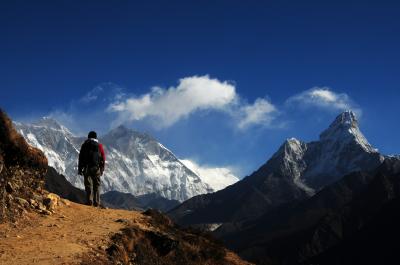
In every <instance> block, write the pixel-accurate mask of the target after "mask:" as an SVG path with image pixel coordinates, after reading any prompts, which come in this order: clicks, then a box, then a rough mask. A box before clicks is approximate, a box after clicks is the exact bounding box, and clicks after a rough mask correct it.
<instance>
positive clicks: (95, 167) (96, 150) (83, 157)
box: [78, 131, 106, 207]
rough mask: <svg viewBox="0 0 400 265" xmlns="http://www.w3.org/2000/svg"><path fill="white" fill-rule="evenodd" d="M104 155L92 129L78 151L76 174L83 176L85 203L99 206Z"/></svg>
mask: <svg viewBox="0 0 400 265" xmlns="http://www.w3.org/2000/svg"><path fill="white" fill-rule="evenodd" d="M105 161H106V156H105V154H104V149H103V146H102V144H100V143H99V141H98V140H97V134H96V132H94V131H91V132H89V134H88V139H87V140H86V141H85V142H84V143H83V144H82V147H81V151H80V153H79V163H78V174H79V175H83V176H84V183H85V191H86V204H87V205H93V206H95V207H97V206H100V176H101V175H103V172H104V165H105Z"/></svg>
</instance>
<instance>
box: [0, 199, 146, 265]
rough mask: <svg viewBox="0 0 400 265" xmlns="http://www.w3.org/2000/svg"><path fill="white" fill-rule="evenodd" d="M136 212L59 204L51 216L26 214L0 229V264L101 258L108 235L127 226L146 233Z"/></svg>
mask: <svg viewBox="0 0 400 265" xmlns="http://www.w3.org/2000/svg"><path fill="white" fill-rule="evenodd" d="M144 218H146V217H145V216H143V215H142V214H141V213H140V212H135V211H124V210H109V209H99V208H94V207H89V206H85V205H80V204H75V203H71V202H69V201H63V203H60V206H59V207H58V208H57V209H56V211H55V213H54V214H52V215H38V214H36V213H27V214H26V215H25V217H24V218H23V219H22V220H20V221H19V222H18V223H16V224H2V225H0V264H1V265H8V264H10V265H17V264H18V265H23V264H41V265H45V264H77V263H79V262H77V261H79V260H81V257H82V256H83V255H87V254H88V253H89V254H90V255H94V256H96V255H98V256H104V255H101V254H102V253H104V251H105V249H106V246H108V244H109V242H108V241H109V240H110V239H109V238H110V236H111V235H113V234H115V233H117V232H118V231H119V230H120V229H121V228H123V227H124V226H127V225H129V224H136V225H138V226H142V228H143V229H146V227H144V226H145V223H146V222H145V221H144V220H143V219H144Z"/></svg>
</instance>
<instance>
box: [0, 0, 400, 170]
mask: <svg viewBox="0 0 400 265" xmlns="http://www.w3.org/2000/svg"><path fill="white" fill-rule="evenodd" d="M399 13H400V3H399V2H398V1H393V0H391V1H233V0H226V1H140V2H139V1H99V0H96V1H57V0H52V1H18V0H16V1H11V0H10V1H1V2H0V36H1V39H0V40H1V41H0V89H1V101H0V105H1V107H2V108H4V109H5V110H6V111H7V112H8V113H9V114H10V115H11V116H12V117H13V118H14V119H22V120H23V119H26V118H27V117H29V118H36V117H40V116H43V115H48V114H49V113H52V112H55V111H59V110H63V111H66V112H68V111H69V108H70V105H71V102H76V101H78V100H79V99H80V98H81V97H82V96H84V95H85V94H86V93H87V92H88V91H90V90H92V89H93V88H94V87H96V86H98V85H99V84H102V83H105V82H112V83H114V84H116V85H118V86H121V87H123V88H124V89H125V91H126V92H128V93H129V94H134V95H142V94H145V93H148V92H149V89H150V88H151V87H152V86H155V85H158V86H161V87H164V88H168V87H170V86H176V85H177V83H178V80H179V79H180V78H184V77H189V76H194V75H206V74H208V75H210V77H212V78H218V79H219V80H221V81H224V80H229V81H230V82H231V83H234V84H235V86H236V92H237V93H238V94H239V95H240V97H242V98H244V99H245V100H247V101H248V102H249V103H252V102H253V101H254V100H255V99H256V98H264V97H267V98H268V99H269V100H270V101H271V102H272V103H273V104H274V105H275V106H276V107H277V108H278V109H280V110H281V109H282V108H285V107H284V105H285V101H286V100H287V99H288V98H290V97H292V96H293V95H296V94H299V93H301V92H303V91H305V90H308V89H310V88H312V87H315V86H327V87H329V88H330V89H331V90H332V91H334V92H335V93H345V94H347V95H348V97H349V98H351V100H352V101H353V102H354V104H355V105H357V106H358V107H359V108H360V109H361V110H362V117H361V119H360V123H361V128H362V130H363V132H364V133H365V135H366V136H367V138H368V139H369V140H370V142H371V143H372V144H373V145H374V146H376V147H377V148H379V149H380V150H381V151H382V152H384V153H400V141H399V131H400V123H399V114H400V111H399V106H398V103H399V100H400V86H399V84H400V49H399V47H400V17H399V15H398V14H399ZM87 111H89V110H88V108H86V109H85V112H87ZM284 112H286V114H285V115H283V117H281V119H284V120H285V122H288V124H289V125H288V126H286V127H285V128H283V129H282V128H281V129H278V128H259V127H253V128H250V129H249V130H246V131H245V132H238V131H236V130H234V129H232V128H231V126H230V125H228V124H224V123H221V120H224V119H227V117H226V115H225V116H224V114H221V113H220V112H215V111H211V112H210V113H208V114H207V113H206V114H205V113H202V114H194V115H190V117H189V118H187V119H183V120H181V121H179V122H178V123H176V124H174V125H173V126H171V127H169V128H165V129H161V130H160V129H154V128H152V127H151V126H149V125H148V126H146V125H145V124H142V123H140V124H136V123H130V124H129V126H131V127H133V128H137V129H140V130H146V131H149V132H150V133H151V134H153V135H155V136H156V137H157V138H159V139H160V141H161V142H162V143H163V144H164V145H166V146H167V147H169V148H170V149H171V150H172V151H173V152H175V153H176V154H177V155H178V156H180V157H192V158H196V159H197V160H198V161H199V162H201V163H206V164H213V165H231V166H237V167H238V168H240V170H239V171H240V174H242V175H244V174H248V173H250V171H251V170H255V169H256V168H257V167H258V166H259V165H260V164H261V163H263V162H264V161H266V160H267V158H268V157H269V156H270V155H271V154H272V153H273V152H274V151H275V150H276V148H277V147H278V146H279V145H280V144H281V143H282V141H283V140H284V139H285V138H287V137H291V136H295V137H297V138H300V139H304V140H307V141H309V140H313V139H317V138H318V134H319V133H320V131H321V130H322V129H323V128H325V127H327V126H328V125H329V123H330V122H331V120H332V119H333V118H334V117H335V115H337V114H338V113H339V111H338V110H336V111H335V110H326V109H324V110H321V109H318V108H308V109H307V110H306V111H297V110H293V109H290V110H287V109H286V110H285V111H284ZM291 112H295V114H293V113H291ZM292 114H293V115H292ZM227 123H229V122H227ZM103 125H104V124H102V125H99V128H98V130H100V131H105V129H104V128H105V127H104V126H103ZM82 128H85V126H84V125H82ZM85 129H86V128H85ZM75 130H77V129H76V128H75Z"/></svg>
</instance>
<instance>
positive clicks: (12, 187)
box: [6, 182, 15, 193]
mask: <svg viewBox="0 0 400 265" xmlns="http://www.w3.org/2000/svg"><path fill="white" fill-rule="evenodd" d="M6 191H7V192H8V193H13V192H14V191H15V187H14V186H13V185H12V184H11V183H10V182H7V184H6Z"/></svg>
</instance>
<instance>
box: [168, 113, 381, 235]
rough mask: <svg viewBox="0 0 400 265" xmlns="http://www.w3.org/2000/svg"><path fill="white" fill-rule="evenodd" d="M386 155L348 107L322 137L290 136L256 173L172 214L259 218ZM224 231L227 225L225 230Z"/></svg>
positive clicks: (217, 219) (202, 219)
mask: <svg viewBox="0 0 400 265" xmlns="http://www.w3.org/2000/svg"><path fill="white" fill-rule="evenodd" d="M383 161H384V156H383V155H381V154H380V153H379V152H378V151H377V150H376V149H374V148H373V147H372V146H371V145H370V144H369V143H368V141H367V140H366V138H365V137H364V136H363V134H362V133H361V131H360V130H359V128H358V122H357V119H356V117H355V115H354V113H353V112H351V111H345V112H343V113H341V114H340V115H339V116H337V118H336V119H335V120H334V121H333V123H332V124H331V125H330V126H329V128H328V129H326V130H325V131H324V132H322V134H321V135H320V137H319V140H318V141H314V142H310V143H305V142H302V141H299V140H297V139H295V138H291V139H288V140H286V141H285V142H284V143H283V144H282V145H281V147H280V148H279V150H278V151H277V152H276V153H275V154H274V155H273V156H272V157H271V158H270V159H269V160H268V161H267V162H266V163H265V164H264V165H262V166H261V167H260V168H259V169H258V170H257V171H255V172H254V173H253V174H251V175H250V176H248V177H245V178H244V179H242V180H240V181H238V182H237V183H235V184H233V185H231V186H229V187H227V188H225V189H223V190H220V191H217V192H215V193H212V194H204V195H201V196H196V197H195V198H192V199H190V200H187V201H185V202H184V203H182V204H181V205H180V206H178V207H176V208H175V209H174V210H172V211H171V212H170V213H169V214H170V216H171V217H172V218H173V219H175V221H177V222H178V223H181V224H192V225H193V224H195V225H205V224H216V223H219V224H221V223H223V224H227V225H223V228H224V229H227V230H230V229H234V226H229V225H228V224H229V223H231V222H241V221H244V220H249V219H256V218H258V217H259V216H261V215H263V214H267V213H269V212H270V211H272V210H273V209H275V208H276V207H278V206H280V205H287V204H288V203H291V202H295V201H301V200H304V199H306V198H309V197H311V196H313V195H314V193H315V192H316V191H319V190H320V189H321V188H323V187H325V186H326V185H329V184H331V183H333V182H335V181H337V180H338V179H340V178H341V177H343V176H345V175H347V174H349V173H351V172H354V171H369V170H373V169H375V168H377V167H378V166H379V165H380V164H381V163H382V162H383ZM221 229H222V228H221Z"/></svg>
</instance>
